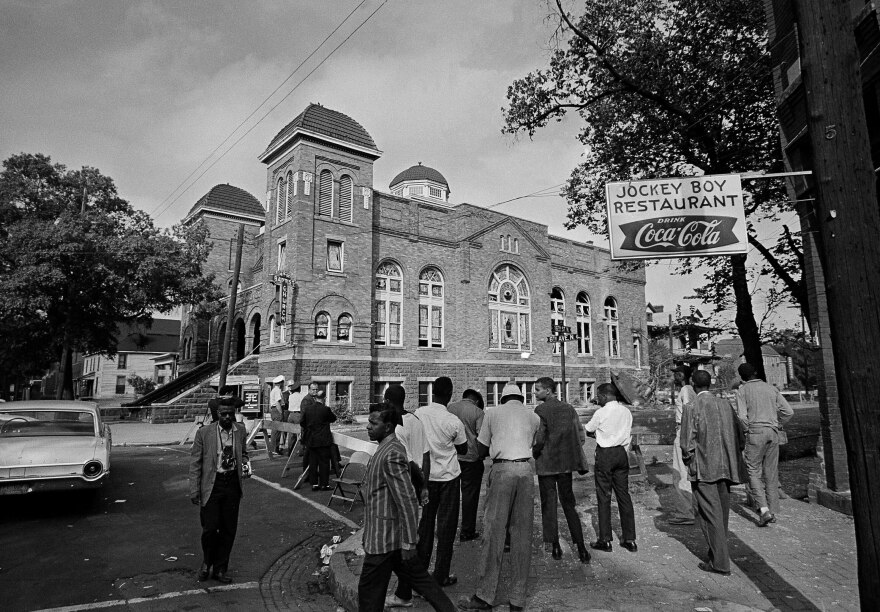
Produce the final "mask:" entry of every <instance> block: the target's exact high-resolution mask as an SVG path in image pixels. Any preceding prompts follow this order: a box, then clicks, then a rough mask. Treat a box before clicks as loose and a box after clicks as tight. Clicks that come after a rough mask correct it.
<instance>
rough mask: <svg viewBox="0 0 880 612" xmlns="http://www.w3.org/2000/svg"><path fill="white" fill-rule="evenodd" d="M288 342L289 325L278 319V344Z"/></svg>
mask: <svg viewBox="0 0 880 612" xmlns="http://www.w3.org/2000/svg"><path fill="white" fill-rule="evenodd" d="M286 342H287V327H286V326H285V325H284V323H283V322H282V321H281V319H278V344H285V343H286Z"/></svg>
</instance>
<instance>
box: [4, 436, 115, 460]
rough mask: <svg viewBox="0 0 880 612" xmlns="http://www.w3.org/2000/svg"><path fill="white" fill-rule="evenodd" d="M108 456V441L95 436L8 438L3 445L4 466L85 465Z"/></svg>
mask: <svg viewBox="0 0 880 612" xmlns="http://www.w3.org/2000/svg"><path fill="white" fill-rule="evenodd" d="M105 453H106V445H105V442H104V440H102V439H101V438H96V437H94V436H57V437H56V436H52V437H49V436H41V437H33V438H30V437H23V438H6V439H4V440H3V443H2V444H0V466H4V467H8V466H13V465H22V466H24V465H45V464H54V463H85V462H86V461H89V460H90V459H96V458H99V459H103V457H104V455H105Z"/></svg>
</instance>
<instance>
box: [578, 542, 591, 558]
mask: <svg viewBox="0 0 880 612" xmlns="http://www.w3.org/2000/svg"><path fill="white" fill-rule="evenodd" d="M578 558H579V559H580V560H581V563H589V562H590V551H589V550H587V547H586V546H584V544H583V542H581V543H580V544H578Z"/></svg>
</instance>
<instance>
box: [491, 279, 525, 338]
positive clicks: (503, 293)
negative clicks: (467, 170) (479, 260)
mask: <svg viewBox="0 0 880 612" xmlns="http://www.w3.org/2000/svg"><path fill="white" fill-rule="evenodd" d="M531 329H532V323H531V299H530V293H529V285H528V283H527V282H526V279H525V277H524V276H523V274H522V272H520V270H519V269H518V268H516V267H514V266H511V265H508V264H503V265H501V266H498V268H496V269H495V271H494V272H493V273H492V278H490V279H489V348H493V349H509V350H517V351H524V350H530V349H531V345H532V342H531V335H532V334H531Z"/></svg>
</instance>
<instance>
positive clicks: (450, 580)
mask: <svg viewBox="0 0 880 612" xmlns="http://www.w3.org/2000/svg"><path fill="white" fill-rule="evenodd" d="M434 580H437V577H436V576H434ZM437 584H439V585H440V586H442V587H448V586H452V585H453V584H458V576H456V575H455V574H449V575H448V576H447V577H446V578H444V579H443V580H437Z"/></svg>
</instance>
